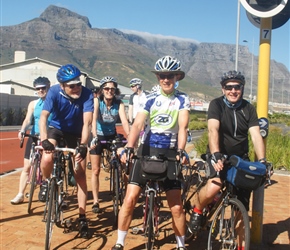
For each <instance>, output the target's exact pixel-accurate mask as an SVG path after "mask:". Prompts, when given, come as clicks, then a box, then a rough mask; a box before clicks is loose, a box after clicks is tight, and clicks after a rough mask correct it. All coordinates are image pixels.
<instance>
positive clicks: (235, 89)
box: [222, 82, 243, 103]
mask: <svg viewBox="0 0 290 250" xmlns="http://www.w3.org/2000/svg"><path fill="white" fill-rule="evenodd" d="M222 91H223V94H224V95H225V97H226V98H227V99H228V101H229V102H231V103H236V102H238V101H239V100H240V99H241V98H242V93H243V85H242V84H240V83H238V82H228V83H226V85H225V86H224V87H223V88H222Z"/></svg>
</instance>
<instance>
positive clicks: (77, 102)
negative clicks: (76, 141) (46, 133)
mask: <svg viewBox="0 0 290 250" xmlns="http://www.w3.org/2000/svg"><path fill="white" fill-rule="evenodd" d="M43 110H46V111H48V112H50V113H52V119H51V122H50V124H49V126H50V127H54V128H57V129H59V130H61V131H63V132H66V133H71V134H75V135H78V136H80V135H81V132H82V128H83V113H84V112H93V110H94V103H93V94H92V92H91V90H89V89H88V88H86V87H84V86H82V93H81V96H80V97H79V98H78V99H71V98H69V97H68V96H67V95H66V94H65V93H64V91H63V90H62V89H61V87H60V84H56V85H53V86H52V87H51V88H50V89H49V91H48V93H47V96H46V99H45V102H44V106H43Z"/></svg>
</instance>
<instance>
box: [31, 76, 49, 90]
mask: <svg viewBox="0 0 290 250" xmlns="http://www.w3.org/2000/svg"><path fill="white" fill-rule="evenodd" d="M33 87H34V88H41V87H46V88H49V87H50V81H49V80H48V78H47V77H41V76H40V77H38V78H36V79H35V80H34V81H33Z"/></svg>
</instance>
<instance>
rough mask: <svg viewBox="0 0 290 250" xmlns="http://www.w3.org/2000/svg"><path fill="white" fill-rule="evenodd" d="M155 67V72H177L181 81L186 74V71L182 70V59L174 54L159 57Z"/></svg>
mask: <svg viewBox="0 0 290 250" xmlns="http://www.w3.org/2000/svg"><path fill="white" fill-rule="evenodd" d="M154 69H155V70H152V71H151V72H153V73H155V74H160V73H163V72H164V73H165V72H169V73H175V74H177V75H179V78H178V80H179V81H180V80H182V79H183V78H184V76H185V73H184V71H182V70H181V64H180V61H179V60H177V59H176V58H174V57H172V56H164V57H162V58H160V59H158V60H157V62H156V63H155V67H154Z"/></svg>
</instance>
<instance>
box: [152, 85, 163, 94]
mask: <svg viewBox="0 0 290 250" xmlns="http://www.w3.org/2000/svg"><path fill="white" fill-rule="evenodd" d="M159 89H161V87H160V85H155V86H153V87H152V89H151V92H156V91H158V90H159Z"/></svg>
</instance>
